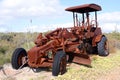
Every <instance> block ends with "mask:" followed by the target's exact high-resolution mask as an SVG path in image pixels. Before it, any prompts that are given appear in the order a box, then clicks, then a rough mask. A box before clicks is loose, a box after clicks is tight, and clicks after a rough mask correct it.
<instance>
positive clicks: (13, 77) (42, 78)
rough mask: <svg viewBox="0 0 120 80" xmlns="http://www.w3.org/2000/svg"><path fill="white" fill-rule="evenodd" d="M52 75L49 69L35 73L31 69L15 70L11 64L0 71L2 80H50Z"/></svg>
mask: <svg viewBox="0 0 120 80" xmlns="http://www.w3.org/2000/svg"><path fill="white" fill-rule="evenodd" d="M52 78H53V76H52V73H51V71H50V70H48V69H47V68H43V69H37V71H36V72H34V71H33V70H32V69H30V68H29V67H25V68H23V69H19V70H15V69H13V68H12V67H11V64H5V65H3V67H1V70H0V80H50V79H52Z"/></svg>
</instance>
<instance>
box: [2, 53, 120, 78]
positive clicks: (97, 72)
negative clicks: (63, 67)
mask: <svg viewBox="0 0 120 80" xmlns="http://www.w3.org/2000/svg"><path fill="white" fill-rule="evenodd" d="M91 59H92V64H91V67H87V66H84V65H79V64H75V63H72V64H70V65H69V66H67V72H66V73H65V74H64V75H58V76H57V77H54V76H52V72H51V69H48V68H43V69H38V70H37V72H33V70H32V69H30V68H29V67H25V68H23V69H20V70H15V69H13V68H12V67H11V64H10V63H8V64H4V65H3V66H2V67H1V68H0V80H120V51H117V52H116V54H110V55H109V56H108V57H99V56H93V57H92V58H91Z"/></svg>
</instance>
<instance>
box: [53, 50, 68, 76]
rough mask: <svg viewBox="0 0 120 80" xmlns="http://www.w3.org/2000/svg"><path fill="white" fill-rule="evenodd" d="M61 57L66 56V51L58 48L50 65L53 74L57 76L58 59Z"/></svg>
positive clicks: (58, 70) (58, 69) (58, 68)
mask: <svg viewBox="0 0 120 80" xmlns="http://www.w3.org/2000/svg"><path fill="white" fill-rule="evenodd" d="M63 57H66V53H65V52H64V51H63V50H60V51H58V52H57V53H56V55H55V57H54V61H53V67H52V75H53V76H58V74H59V73H60V61H61V59H62V58H63Z"/></svg>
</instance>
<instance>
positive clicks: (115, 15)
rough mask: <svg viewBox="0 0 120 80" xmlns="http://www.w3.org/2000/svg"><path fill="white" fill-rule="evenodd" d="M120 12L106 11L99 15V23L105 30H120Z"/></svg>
mask: <svg viewBox="0 0 120 80" xmlns="http://www.w3.org/2000/svg"><path fill="white" fill-rule="evenodd" d="M119 15H120V12H111V13H110V12H106V13H101V14H99V15H98V21H99V22H98V23H99V26H100V27H101V28H102V30H103V32H112V31H115V30H116V29H117V31H118V32H120V17H119Z"/></svg>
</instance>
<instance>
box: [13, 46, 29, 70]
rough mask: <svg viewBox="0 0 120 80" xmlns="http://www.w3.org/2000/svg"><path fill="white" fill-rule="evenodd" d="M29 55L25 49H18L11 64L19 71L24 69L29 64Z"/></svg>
mask: <svg viewBox="0 0 120 80" xmlns="http://www.w3.org/2000/svg"><path fill="white" fill-rule="evenodd" d="M26 57H27V53H26V51H25V49H23V48H17V49H16V50H15V51H14V52H13V55H12V60H11V64H12V67H13V68H14V69H19V68H20V67H21V66H22V67H23V66H24V65H25V64H26V62H27V59H26Z"/></svg>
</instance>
